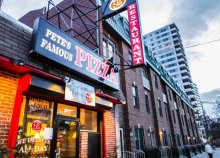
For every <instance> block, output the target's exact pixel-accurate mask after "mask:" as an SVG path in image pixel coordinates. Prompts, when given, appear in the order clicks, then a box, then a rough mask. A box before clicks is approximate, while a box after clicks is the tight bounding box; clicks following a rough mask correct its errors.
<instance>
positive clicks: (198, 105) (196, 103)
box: [192, 83, 207, 139]
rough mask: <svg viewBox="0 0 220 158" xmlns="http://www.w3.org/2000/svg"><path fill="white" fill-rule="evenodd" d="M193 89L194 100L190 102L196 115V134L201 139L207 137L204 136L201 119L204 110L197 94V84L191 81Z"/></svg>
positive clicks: (203, 123) (202, 120)
mask: <svg viewBox="0 0 220 158" xmlns="http://www.w3.org/2000/svg"><path fill="white" fill-rule="evenodd" d="M192 85H193V89H194V94H195V101H193V102H192V105H193V106H194V108H195V111H196V113H195V116H196V124H197V127H198V134H199V137H200V138H201V139H204V138H207V136H206V131H205V126H204V125H205V122H204V119H203V117H204V116H203V114H204V110H203V105H202V101H201V98H200V95H199V91H198V86H197V85H196V84H195V83H193V84H192Z"/></svg>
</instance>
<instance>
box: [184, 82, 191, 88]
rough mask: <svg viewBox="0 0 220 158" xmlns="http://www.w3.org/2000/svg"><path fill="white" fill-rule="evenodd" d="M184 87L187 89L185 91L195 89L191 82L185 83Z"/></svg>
mask: <svg viewBox="0 0 220 158" xmlns="http://www.w3.org/2000/svg"><path fill="white" fill-rule="evenodd" d="M183 85H184V88H185V89H187V88H193V86H192V84H191V82H185V83H183Z"/></svg>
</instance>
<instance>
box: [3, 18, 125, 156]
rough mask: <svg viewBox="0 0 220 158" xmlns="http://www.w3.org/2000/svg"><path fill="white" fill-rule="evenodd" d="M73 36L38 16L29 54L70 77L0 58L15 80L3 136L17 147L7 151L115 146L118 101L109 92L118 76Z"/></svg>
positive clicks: (86, 152)
mask: <svg viewBox="0 0 220 158" xmlns="http://www.w3.org/2000/svg"><path fill="white" fill-rule="evenodd" d="M73 40H74V39H72V38H70V37H69V36H67V35H66V34H64V33H63V32H62V31H60V30H59V29H57V28H56V27H55V26H53V25H51V24H50V23H48V22H47V21H45V20H43V19H40V20H39V21H38V22H37V28H34V31H33V37H32V48H33V50H32V52H31V55H30V58H33V59H34V60H38V61H40V62H48V65H51V66H53V67H58V69H59V68H60V69H59V71H60V72H63V74H70V76H68V75H63V74H60V76H61V77H58V76H57V75H53V74H51V73H49V72H47V71H43V70H41V69H38V68H35V67H33V66H30V65H27V64H24V63H22V60H16V63H15V60H12V59H10V58H7V57H3V56H1V57H0V61H1V62H0V68H1V70H6V71H7V72H13V73H16V74H17V80H18V82H17V90H16V94H15V99H14V107H13V112H12V118H11V124H10V130H9V136H8V141H7V147H8V148H15V149H16V150H14V153H13V154H12V155H11V156H13V155H14V156H15V157H16V156H17V157H25V156H26V157H44V158H49V157H69V158H77V157H90V158H96V157H97V158H99V157H107V155H108V154H107V153H109V151H110V152H111V151H113V150H114V147H115V146H116V131H115V130H116V129H115V124H116V123H115V121H116V119H115V116H114V110H113V109H114V104H121V103H122V100H121V99H120V98H117V97H115V96H114V94H115V92H118V88H119V83H118V76H117V74H116V73H115V72H114V67H113V66H112V65H111V64H110V63H108V62H107V61H104V60H103V59H102V58H101V57H99V56H98V55H96V54H94V53H93V52H91V51H90V50H89V49H88V48H85V47H84V46H82V45H81V44H80V43H77V42H76V41H73ZM41 60H42V61H41ZM65 70H66V71H67V73H66V72H65ZM62 76H63V77H62Z"/></svg>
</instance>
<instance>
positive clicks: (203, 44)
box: [185, 38, 220, 49]
mask: <svg viewBox="0 0 220 158" xmlns="http://www.w3.org/2000/svg"><path fill="white" fill-rule="evenodd" d="M217 41H220V38H219V39H216V40H212V41H208V42H204V43H199V44H194V45H191V46H187V47H185V49H187V48H192V47H196V46H201V45H205V44H208V43H213V42H217Z"/></svg>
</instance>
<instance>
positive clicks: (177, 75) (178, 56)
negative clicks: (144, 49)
mask: <svg viewBox="0 0 220 158" xmlns="http://www.w3.org/2000/svg"><path fill="white" fill-rule="evenodd" d="M144 42H145V44H146V45H147V46H148V47H149V49H150V50H151V51H152V53H153V55H154V56H155V58H156V59H157V60H158V61H159V62H160V63H161V64H162V65H163V66H164V68H165V69H166V70H167V71H168V72H169V74H170V75H171V77H172V78H173V79H174V81H175V82H176V83H177V84H178V85H179V86H180V88H181V89H183V90H184V91H185V93H186V94H187V95H188V96H189V98H190V99H191V100H192V102H194V101H195V96H194V90H193V82H192V79H191V74H190V69H189V66H188V61H187V57H186V54H185V51H184V47H183V44H182V40H181V36H180V34H179V29H178V27H177V26H176V24H174V23H173V24H170V25H166V26H164V27H161V28H159V29H157V30H155V31H153V32H150V33H148V34H146V35H144Z"/></svg>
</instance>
